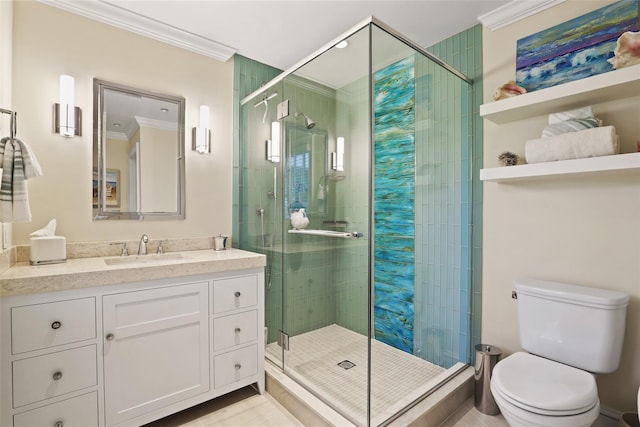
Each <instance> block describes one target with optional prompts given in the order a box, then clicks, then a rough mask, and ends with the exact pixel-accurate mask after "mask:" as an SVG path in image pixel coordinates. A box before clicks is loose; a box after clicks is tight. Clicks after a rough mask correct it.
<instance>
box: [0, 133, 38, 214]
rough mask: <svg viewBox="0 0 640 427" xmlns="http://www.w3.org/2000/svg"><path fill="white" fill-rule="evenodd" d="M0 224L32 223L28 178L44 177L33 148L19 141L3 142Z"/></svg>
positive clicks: (0, 152)
mask: <svg viewBox="0 0 640 427" xmlns="http://www.w3.org/2000/svg"><path fill="white" fill-rule="evenodd" d="M0 166H1V167H2V178H1V179H0V222H29V221H31V209H29V194H28V192H27V181H26V180H27V179H29V178H34V177H36V176H41V175H42V169H41V168H40V164H39V163H38V159H36V156H35V154H33V152H32V151H31V148H29V146H28V145H27V144H25V143H24V142H22V141H20V140H19V139H16V138H13V139H11V138H8V137H7V138H2V139H1V140H0Z"/></svg>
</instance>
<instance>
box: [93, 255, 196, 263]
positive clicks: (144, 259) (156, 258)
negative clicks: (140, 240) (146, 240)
mask: <svg viewBox="0 0 640 427" xmlns="http://www.w3.org/2000/svg"><path fill="white" fill-rule="evenodd" d="M184 258H186V257H185V256H184V255H183V254H181V253H179V252H170V253H166V254H150V255H133V256H121V257H117V258H106V259H105V260H104V263H105V264H107V265H123V264H150V263H155V262H164V261H170V260H174V259H184Z"/></svg>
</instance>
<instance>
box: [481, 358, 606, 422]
mask: <svg viewBox="0 0 640 427" xmlns="http://www.w3.org/2000/svg"><path fill="white" fill-rule="evenodd" d="M491 383H492V384H491V385H492V387H491V389H492V391H493V392H494V393H495V394H499V395H500V397H501V398H502V399H504V400H506V401H507V402H509V403H510V404H512V405H514V406H516V407H518V408H521V409H523V410H526V411H529V412H532V413H534V414H540V415H546V416H558V417H560V416H571V415H576V414H581V413H584V412H587V411H589V410H591V409H592V408H593V407H594V406H596V405H599V400H598V390H597V386H596V381H595V378H594V377H593V376H592V375H591V374H590V373H588V372H586V371H582V370H580V369H577V368H574V367H571V366H567V365H563V364H561V363H558V362H554V361H551V360H548V359H544V358H542V357H539V356H534V355H532V354H528V353H522V352H519V353H514V354H513V355H511V356H510V357H507V358H506V359H503V360H502V361H500V362H499V363H498V364H497V365H496V366H495V368H494V370H493V375H492V378H491Z"/></svg>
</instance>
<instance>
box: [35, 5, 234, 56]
mask: <svg viewBox="0 0 640 427" xmlns="http://www.w3.org/2000/svg"><path fill="white" fill-rule="evenodd" d="M38 1H39V2H40V3H43V4H46V5H48V6H53V7H56V8H58V9H62V10H65V11H67V12H71V13H74V14H76V15H81V16H84V17H85V18H89V19H93V20H95V21H99V22H102V23H105V24H108V25H111V26H114V27H117V28H120V29H123V30H127V31H130V32H132V33H136V34H140V35H142V36H145V37H149V38H151V39H154V40H158V41H161V42H163V43H167V44H170V45H173V46H177V47H179V48H182V49H186V50H189V51H191V52H195V53H199V54H201V55H204V56H208V57H210V58H213V59H217V60H218V61H223V62H225V61H227V60H228V59H229V58H231V57H232V56H233V55H234V54H235V53H236V52H237V49H234V48H232V47H229V46H226V45H224V44H221V43H218V42H215V41H213V40H209V39H206V38H204V37H200V36H197V35H195V34H192V33H189V32H187V31H184V30H181V29H179V28H176V27H172V26H170V25H167V24H163V23H162V22H158V21H155V20H153V19H150V18H147V17H144V16H142V15H138V14H137V13H133V12H130V11H128V10H125V9H122V8H121V7H118V6H116V5H114V4H111V3H106V2H104V1H101V0H94V1H73V0H38Z"/></svg>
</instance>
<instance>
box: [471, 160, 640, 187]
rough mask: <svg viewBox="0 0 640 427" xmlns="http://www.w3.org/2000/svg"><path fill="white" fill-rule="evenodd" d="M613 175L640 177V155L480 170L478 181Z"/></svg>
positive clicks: (514, 180) (503, 181)
mask: <svg viewBox="0 0 640 427" xmlns="http://www.w3.org/2000/svg"><path fill="white" fill-rule="evenodd" d="M614 173H636V174H638V175H640V153H629V154H617V155H614V156H602V157H589V158H586V159H575V160H561V161H557V162H548V163H534V164H526V165H518V166H503V167H499V168H489V169H481V170H480V180H481V181H489V182H491V181H492V182H502V183H506V182H516V181H524V180H535V179H544V178H550V177H551V178H553V177H559V176H562V175H579V174H602V175H605V174H614Z"/></svg>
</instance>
